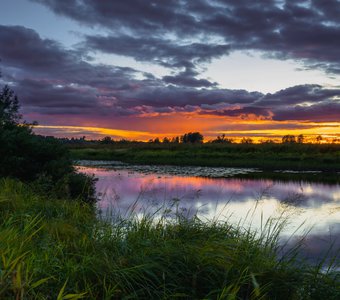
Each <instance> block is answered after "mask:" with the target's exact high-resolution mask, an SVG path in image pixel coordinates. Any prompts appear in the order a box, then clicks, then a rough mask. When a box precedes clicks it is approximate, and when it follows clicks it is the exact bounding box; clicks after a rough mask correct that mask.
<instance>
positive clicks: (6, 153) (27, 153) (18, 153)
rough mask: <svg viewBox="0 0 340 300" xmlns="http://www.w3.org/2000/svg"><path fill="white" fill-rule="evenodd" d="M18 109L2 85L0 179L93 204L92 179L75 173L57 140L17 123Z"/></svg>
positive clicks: (14, 99)
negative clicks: (7, 178)
mask: <svg viewBox="0 0 340 300" xmlns="http://www.w3.org/2000/svg"><path fill="white" fill-rule="evenodd" d="M18 110H19V102H18V99H17V97H16V96H15V95H14V93H13V91H12V90H11V89H10V88H9V87H8V86H5V87H4V88H3V91H2V92H1V93H0V166H1V167H0V177H13V178H18V179H20V180H23V181H25V182H37V183H38V182H39V183H40V189H41V190H42V191H49V192H53V193H54V195H58V196H60V197H72V198H80V199H82V200H84V201H86V202H93V200H94V185H93V182H94V181H93V179H92V178H88V177H87V176H85V175H82V174H76V172H75V170H74V168H73V166H72V160H71V159H70V156H69V151H68V149H66V148H65V147H64V146H63V145H62V144H61V143H60V141H58V140H57V139H55V138H53V137H42V136H37V135H35V134H33V132H32V129H31V127H30V125H29V124H27V123H25V122H23V123H22V124H20V123H19V122H20V121H21V115H20V114H19V112H18Z"/></svg>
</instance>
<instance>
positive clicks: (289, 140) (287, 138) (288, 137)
mask: <svg viewBox="0 0 340 300" xmlns="http://www.w3.org/2000/svg"><path fill="white" fill-rule="evenodd" d="M282 143H284V144H288V143H290V144H292V143H296V140H295V135H290V134H287V135H285V136H283V137H282Z"/></svg>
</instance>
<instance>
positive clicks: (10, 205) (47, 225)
mask: <svg viewBox="0 0 340 300" xmlns="http://www.w3.org/2000/svg"><path fill="white" fill-rule="evenodd" d="M173 209H174V210H175V218H168V217H166V216H165V215H164V216H163V217H160V218H156V217H155V215H150V214H145V215H143V216H136V215H134V214H129V215H127V216H125V217H124V218H123V217H121V218H119V217H117V218H115V220H114V222H113V221H112V220H110V221H109V220H105V218H98V217H97V216H96V214H95V211H94V209H93V207H92V206H89V205H87V204H84V203H82V202H80V201H69V200H65V201H63V200H60V199H51V198H50V197H48V196H45V195H38V194H37V193H36V192H34V191H32V190H31V189H30V188H29V187H28V186H27V185H24V184H22V183H20V182H18V181H14V180H9V179H5V180H1V181H0V256H1V260H0V299H136V298H138V299H177V298H178V299H339V297H340V286H339V279H340V275H339V273H338V272H336V271H335V270H334V268H329V269H324V268H320V266H311V265H308V264H307V263H306V264H304V263H302V262H301V261H299V263H297V261H296V260H295V258H294V255H293V256H292V255H288V256H284V257H282V256H280V254H279V249H278V248H279V247H278V243H277V242H278V234H279V232H280V230H281V229H282V226H281V223H280V222H279V221H277V222H272V223H271V222H267V223H265V224H264V226H263V230H262V232H261V234H260V235H259V234H258V233H255V232H252V231H251V230H249V229H247V228H246V229H245V228H242V226H240V225H239V226H234V225H231V224H229V223H227V222H225V223H222V222H217V221H214V220H212V221H210V222H209V221H204V222H203V221H202V220H200V219H199V218H198V217H197V216H195V217H193V218H190V219H188V218H185V217H183V216H181V215H180V214H179V212H178V211H176V206H174V207H173Z"/></svg>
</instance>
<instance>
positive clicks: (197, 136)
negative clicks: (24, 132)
mask: <svg viewBox="0 0 340 300" xmlns="http://www.w3.org/2000/svg"><path fill="white" fill-rule="evenodd" d="M323 140H324V139H323V137H322V136H321V135H318V136H316V137H314V138H312V139H311V138H309V139H306V138H305V136H304V135H303V134H299V135H297V136H295V135H290V134H288V135H284V136H283V137H282V138H281V143H282V144H304V143H316V144H320V143H321V142H322V141H323ZM59 141H61V142H62V143H64V144H70V145H72V144H75V145H89V146H90V145H97V144H103V145H110V144H131V143H141V144H142V143H145V142H142V141H136V140H132V141H130V140H127V139H119V140H115V139H113V138H112V137H110V136H105V137H104V138H102V139H100V140H96V139H86V137H85V136H83V137H81V138H59ZM203 141H204V136H203V135H202V134H201V133H200V132H188V133H185V134H183V135H180V136H175V137H163V138H158V137H156V138H154V139H150V140H148V141H147V143H149V144H202V143H203ZM279 142H280V141H278V140H273V139H261V140H259V143H260V144H275V143H276V144H277V143H279ZM331 142H332V143H339V142H340V139H337V138H334V139H333V140H332V141H331ZM206 143H208V144H235V143H241V144H253V143H254V140H253V139H252V138H250V137H243V138H242V139H241V140H239V141H237V140H235V139H233V138H229V137H226V135H225V134H221V135H218V136H217V137H216V138H215V139H212V140H209V141H207V142H206Z"/></svg>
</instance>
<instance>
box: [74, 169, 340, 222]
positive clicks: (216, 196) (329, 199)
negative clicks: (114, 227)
mask: <svg viewBox="0 0 340 300" xmlns="http://www.w3.org/2000/svg"><path fill="white" fill-rule="evenodd" d="M80 171H81V172H85V173H88V174H94V175H95V176H96V177H97V178H98V179H99V180H98V182H97V192H98V193H99V195H100V199H101V200H100V201H99V203H98V207H99V208H100V209H101V210H103V211H105V210H107V209H111V208H114V209H119V210H120V211H126V210H128V209H130V208H131V206H132V205H133V204H135V206H134V208H135V209H136V210H138V209H139V210H141V209H144V210H147V209H152V207H159V206H160V205H164V204H166V203H171V202H172V201H173V200H176V201H179V202H180V206H181V207H182V208H185V209H186V210H189V209H191V210H192V211H194V212H197V211H198V210H199V211H200V213H202V214H203V215H204V214H205V215H207V216H210V217H212V216H213V214H214V209H215V213H216V209H217V208H218V207H221V206H222V207H223V206H224V205H226V204H227V203H228V209H230V208H231V207H232V206H235V208H236V207H237V211H238V213H240V212H242V207H243V208H244V210H246V209H249V207H250V206H251V205H254V203H256V201H259V200H260V201H261V202H262V203H263V202H265V201H267V202H268V201H269V202H270V203H271V204H270V205H269V204H268V206H270V207H272V204H273V203H276V204H277V205H278V206H282V205H285V206H290V207H295V208H301V209H304V210H311V209H315V210H316V211H319V212H322V208H323V207H329V206H330V207H331V208H333V209H336V208H338V207H339V204H340V186H339V185H327V184H319V183H307V182H279V181H273V180H241V179H226V178H218V179H217V178H203V177H185V176H173V175H171V176H170V175H169V176H164V175H162V176H160V175H159V174H143V173H139V172H134V171H131V170H124V169H123V170H112V169H102V168H87V167H81V168H80ZM264 209H267V210H268V211H272V208H271V209H269V208H268V207H267V208H266V207H264ZM323 222H324V221H323Z"/></svg>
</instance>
